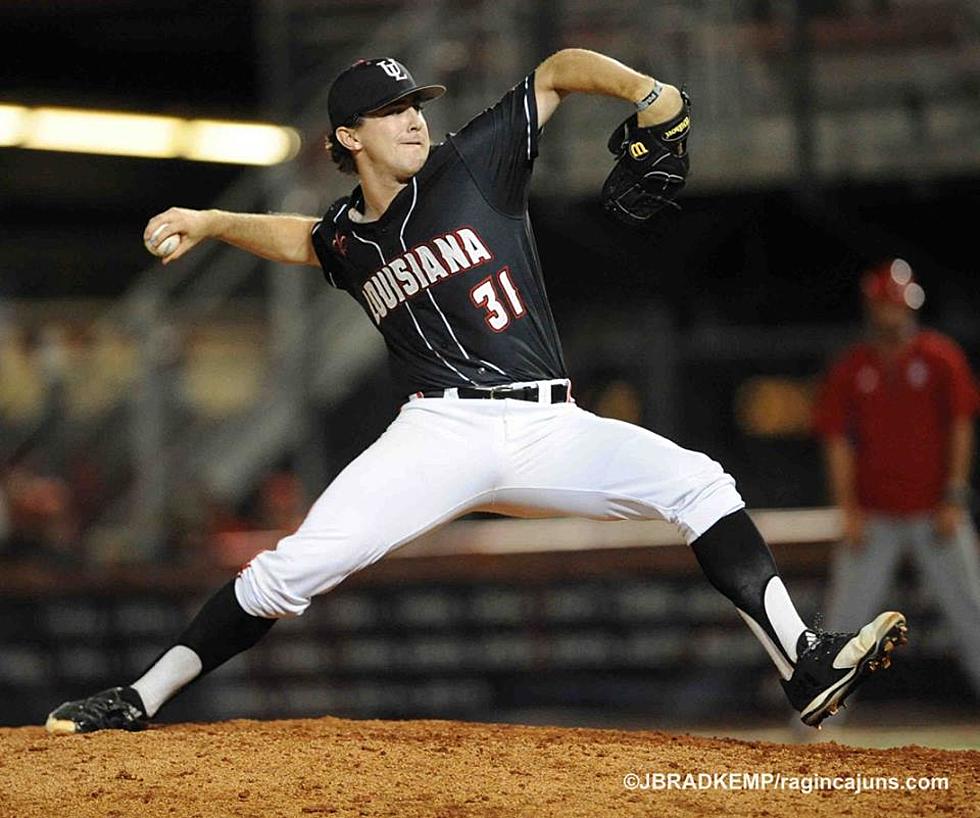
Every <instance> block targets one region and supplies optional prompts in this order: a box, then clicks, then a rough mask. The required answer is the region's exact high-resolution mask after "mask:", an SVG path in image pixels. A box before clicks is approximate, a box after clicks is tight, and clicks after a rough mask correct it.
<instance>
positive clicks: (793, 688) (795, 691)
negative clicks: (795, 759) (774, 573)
mask: <svg viewBox="0 0 980 818" xmlns="http://www.w3.org/2000/svg"><path fill="white" fill-rule="evenodd" d="M906 642H908V625H906V623H905V617H904V616H903V615H902V614H900V613H898V612H897V611H888V612H887V613H883V614H879V615H878V616H877V617H876V618H875V619H874V620H873V621H872V622H869V623H868V624H867V625H865V626H864V627H863V628H861V630H859V631H858V632H857V633H826V632H825V631H820V630H815V631H813V630H806V631H803V633H802V634H800V640H799V643H798V644H797V648H796V652H797V660H796V668H795V669H794V670H793V676H792V677H791V678H790V680H789V681H784V682H783V683H782V684H783V690H785V691H786V695H787V697H788V698H789V700H790V702H791V703H792V705H793V707H795V708H796V709H797V710H799V711H800V718H801V719H802V721H803V723H804V724H807V725H809V726H811V727H818V728H819V727H820V722H822V721H823V720H824V719H825V718H827V716H832V715H834V713H836V712H837V709H838V708H839V707H842V706H844V699H846V698H847V697H848V696H850V695H851V693H853V692H854V690H855V689H856V688H857V687H858V685H860V684H861V683H862V682H863V681H864V680H865V679H867V678H868V676H870V675H871V674H872V673H874V672H875V671H876V670H883V669H885V668H887V667H888V666H889V665H891V663H892V660H891V652H892V651H893V650H894V649H895V648H896V647H897V646H899V645H904V644H905V643H906Z"/></svg>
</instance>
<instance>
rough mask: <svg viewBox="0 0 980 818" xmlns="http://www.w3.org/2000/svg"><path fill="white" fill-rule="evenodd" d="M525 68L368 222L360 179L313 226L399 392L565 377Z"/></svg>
mask: <svg viewBox="0 0 980 818" xmlns="http://www.w3.org/2000/svg"><path fill="white" fill-rule="evenodd" d="M537 141H538V126H537V105H536V102H535V98H534V75H533V74H532V75H531V76H529V77H528V78H527V79H525V80H524V81H523V82H521V83H520V84H519V85H517V86H515V87H514V88H513V89H512V90H511V91H509V92H508V93H507V94H505V95H504V97H503V98H502V99H501V100H500V101H499V102H498V103H497V104H496V105H494V106H493V107H492V108H488V109H487V110H486V111H484V112H483V113H482V114H480V115H479V116H477V117H475V118H474V119H473V120H471V121H470V122H469V123H468V124H467V125H466V126H465V127H464V128H463V129H462V130H461V131H459V133H455V134H450V135H449V136H448V137H447V139H446V141H445V142H443V143H441V144H439V145H436V146H435V147H434V148H432V150H431V152H430V153H429V158H428V160H427V161H426V163H425V165H424V166H423V167H422V169H421V170H420V171H419V172H418V173H417V174H416V175H415V176H414V177H412V180H411V181H410V182H409V184H408V185H407V186H406V187H405V188H403V189H402V190H401V191H399V193H398V195H397V196H395V198H394V199H393V200H392V202H391V204H390V205H389V206H388V209H387V210H386V211H385V213H384V214H383V215H382V216H381V218H380V219H378V220H377V221H375V222H369V223H363V224H362V223H359V222H355V221H352V220H351V218H350V216H349V208H350V207H351V206H354V207H355V208H357V209H358V210H362V211H363V198H362V195H361V190H360V187H358V188H356V189H355V190H354V192H353V193H352V194H351V195H350V196H349V197H345V198H343V199H340V200H339V201H337V202H335V203H334V204H333V205H332V206H331V208H330V209H329V210H328V211H327V214H326V215H325V216H324V217H323V220H322V221H320V222H318V223H317V224H316V225H315V226H314V227H313V247H314V249H315V250H316V254H317V257H318V258H319V260H320V264H321V266H322V267H323V270H324V274H325V275H326V277H327V280H328V281H329V282H330V283H331V284H333V285H334V286H335V287H339V288H341V289H344V290H347V292H349V293H350V294H351V295H352V296H353V297H354V298H356V299H357V301H358V302H359V303H360V305H361V306H362V307H363V308H364V310H365V312H367V314H368V315H369V316H370V318H371V320H372V321H373V322H374V324H375V325H376V326H377V327H378V329H379V330H380V331H381V333H382V335H383V336H384V339H385V343H386V344H387V346H388V352H389V361H390V365H391V371H392V377H393V378H394V379H395V382H396V386H397V388H398V389H399V393H400V394H402V395H408V394H411V393H412V392H417V391H424V390H430V389H443V388H446V387H451V386H467V385H478V386H493V385H498V384H505V383H515V382H522V381H535V380H543V379H551V378H564V377H566V374H565V364H564V361H563V359H562V352H561V345H560V342H559V340H558V332H557V329H556V328H555V322H554V318H553V317H552V314H551V307H550V306H549V304H548V297H547V293H546V292H545V285H544V279H543V276H542V273H541V264H540V261H539V260H538V253H537V248H536V246H535V243H534V236H533V233H532V231H531V224H530V220H529V219H528V213H527V196H528V186H529V184H530V178H531V169H532V167H533V164H534V158H535V156H536V155H537Z"/></svg>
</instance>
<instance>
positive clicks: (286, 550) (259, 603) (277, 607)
mask: <svg viewBox="0 0 980 818" xmlns="http://www.w3.org/2000/svg"><path fill="white" fill-rule="evenodd" d="M361 552H362V549H358V548H354V547H352V546H351V544H350V542H349V541H346V542H343V541H342V542H337V541H332V539H331V538H328V537H320V536H310V535H308V534H299V533H297V534H293V535H292V536H289V537H285V538H284V539H282V540H280V541H279V544H278V546H277V547H276V549H275V550H274V551H263V552H262V553H260V554H259V555H258V556H256V557H255V558H253V559H252V561H251V562H250V563H249V564H248V565H247V566H246V567H245V568H244V569H243V570H242V572H241V574H239V577H238V581H237V582H236V584H235V594H236V596H237V597H238V602H239V604H240V605H241V606H242V608H243V609H244V610H245V611H247V612H248V613H250V614H252V615H253V616H261V617H265V618H273V619H281V618H284V617H293V616H300V615H302V614H303V612H304V611H305V610H306V609H307V608H308V607H309V605H310V601H311V600H312V598H313V597H314V596H316V595H318V594H322V593H325V592H326V591H329V590H330V589H331V588H333V587H334V586H335V585H337V584H338V583H339V582H341V581H342V580H343V579H344V578H345V577H346V576H348V575H349V574H351V573H353V572H354V571H356V570H358V568H359V567H360V565H361V563H362V562H363V559H362V558H360V557H359V555H360V554H361Z"/></svg>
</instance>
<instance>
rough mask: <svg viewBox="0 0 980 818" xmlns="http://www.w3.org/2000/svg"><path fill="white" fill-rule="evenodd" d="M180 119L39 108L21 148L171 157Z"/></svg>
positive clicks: (34, 112) (111, 154) (174, 148)
mask: <svg viewBox="0 0 980 818" xmlns="http://www.w3.org/2000/svg"><path fill="white" fill-rule="evenodd" d="M180 127H181V120H179V119H177V118H175V117H166V116H146V115H142V114H119V113H113V112H111V111H81V110H76V109H72V108H36V109H34V111H32V112H31V114H30V115H29V117H28V124H27V128H26V134H25V138H24V142H23V145H22V147H25V148H33V149H34V150H43V151H67V152H69V153H101V154H106V155H109V156H146V157H154V158H172V157H174V156H176V155H177V153H176V146H177V144H178V143H177V140H178V139H179V135H180V134H179V131H180Z"/></svg>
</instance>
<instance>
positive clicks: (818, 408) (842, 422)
mask: <svg viewBox="0 0 980 818" xmlns="http://www.w3.org/2000/svg"><path fill="white" fill-rule="evenodd" d="M849 364H850V362H849V360H848V359H847V358H844V359H842V360H840V361H838V362H837V363H836V364H834V366H832V367H831V369H830V372H829V373H828V374H827V376H826V377H825V378H824V380H823V382H822V383H821V384H820V387H819V389H818V390H817V399H816V402H815V404H814V407H813V430H814V432H816V434H818V435H819V436H820V437H823V438H828V437H836V436H837V435H844V434H847V431H848V426H849V425H850V424H849V414H850V404H851V389H850V386H851V380H852V378H851V366H850V365H849Z"/></svg>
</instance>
